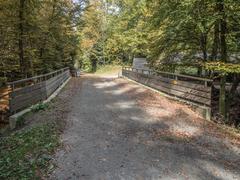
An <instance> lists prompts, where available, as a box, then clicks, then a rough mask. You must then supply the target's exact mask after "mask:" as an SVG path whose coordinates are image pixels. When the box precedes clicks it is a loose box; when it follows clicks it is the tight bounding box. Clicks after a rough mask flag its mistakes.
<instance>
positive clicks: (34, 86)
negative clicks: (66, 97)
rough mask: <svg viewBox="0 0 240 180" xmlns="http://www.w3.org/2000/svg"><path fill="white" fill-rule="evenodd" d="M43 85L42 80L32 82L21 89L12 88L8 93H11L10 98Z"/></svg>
mask: <svg viewBox="0 0 240 180" xmlns="http://www.w3.org/2000/svg"><path fill="white" fill-rule="evenodd" d="M44 85H45V84H44V82H41V83H38V84H34V85H32V86H28V87H24V88H22V89H18V90H14V91H12V92H11V93H10V95H11V97H12V98H14V97H16V96H19V95H21V94H26V93H29V92H31V91H34V90H37V89H41V88H42V87H44Z"/></svg>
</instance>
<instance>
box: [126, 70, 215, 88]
mask: <svg viewBox="0 0 240 180" xmlns="http://www.w3.org/2000/svg"><path fill="white" fill-rule="evenodd" d="M132 73H135V72H132V71H129V72H128V75H130V76H133V75H132ZM138 75H139V76H142V77H146V78H152V79H158V80H160V81H162V82H166V83H171V84H173V85H174V84H176V82H177V84H178V85H179V86H183V87H186V88H192V89H194V90H199V91H204V92H211V87H206V86H204V85H200V84H196V83H193V82H186V81H181V80H177V81H176V80H175V79H170V78H165V77H162V76H159V75H147V74H140V73H138ZM134 76H135V77H137V75H134Z"/></svg>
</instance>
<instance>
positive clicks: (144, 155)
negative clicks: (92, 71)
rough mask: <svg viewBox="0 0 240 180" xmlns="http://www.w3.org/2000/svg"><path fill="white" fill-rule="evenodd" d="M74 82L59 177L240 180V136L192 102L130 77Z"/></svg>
mask: <svg viewBox="0 0 240 180" xmlns="http://www.w3.org/2000/svg"><path fill="white" fill-rule="evenodd" d="M71 86H73V87H74V88H77V89H75V92H74V93H72V98H71V99H72V100H71V110H70V112H68V114H67V118H66V120H67V127H66V129H65V131H64V133H63V135H62V141H63V144H64V149H62V150H59V151H58V152H57V154H56V164H57V169H56V170H55V171H54V172H53V174H52V175H51V179H64V180H65V179H76V180H77V179H89V180H91V179H93V180H94V179H96V180H98V179H103V180H105V179H106V180H108V179H109V180H118V179H119V180H135V179H136V180H138V179H139V180H141V179H149V180H155V179H156V180H157V179H189V180H192V179H202V180H206V179H217V180H218V179H219V180H221V179H240V156H239V152H240V148H239V138H237V137H234V136H233V135H231V134H229V133H227V132H225V131H224V130H221V129H219V128H217V127H216V126H215V125H214V124H212V123H209V122H207V121H205V120H203V119H201V118H199V117H198V116H197V115H196V114H194V113H193V112H192V111H191V110H190V109H189V108H188V107H187V106H185V105H183V104H180V103H178V102H175V101H172V100H169V99H167V98H165V97H163V96H161V95H159V94H157V93H154V92H152V91H151V90H148V89H146V88H144V87H142V86H140V85H138V84H135V83H133V82H129V81H128V80H125V79H117V78H107V77H97V76H93V75H84V76H83V77H81V78H78V79H77V78H75V79H72V80H71V81H70V83H69V84H68V85H67V87H66V88H65V90H64V91H68V90H69V89H70V87H71ZM62 93H64V92H62Z"/></svg>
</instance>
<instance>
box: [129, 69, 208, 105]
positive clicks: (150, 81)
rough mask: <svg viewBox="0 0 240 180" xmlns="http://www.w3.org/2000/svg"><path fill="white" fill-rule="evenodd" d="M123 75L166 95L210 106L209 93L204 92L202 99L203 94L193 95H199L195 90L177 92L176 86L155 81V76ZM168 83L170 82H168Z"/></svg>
mask: <svg viewBox="0 0 240 180" xmlns="http://www.w3.org/2000/svg"><path fill="white" fill-rule="evenodd" d="M125 74H126V75H127V76H128V77H130V78H132V79H134V80H136V81H137V82H140V83H143V84H145V85H147V86H150V87H152V88H154V89H157V90H160V91H163V92H165V93H167V94H171V95H174V96H178V97H180V98H183V99H187V100H190V101H193V102H197V103H201V104H205V105H208V106H210V105H211V93H210V92H209V93H206V92H205V95H207V96H206V97H202V96H203V95H204V94H201V95H202V96H199V94H194V93H200V92H201V91H196V90H194V89H190V88H188V89H187V90H188V91H184V90H186V89H184V87H181V88H182V89H181V90H182V91H179V90H178V89H177V87H178V86H177V85H174V84H168V83H166V82H161V81H158V78H157V79H156V78H155V76H148V75H141V76H140V77H136V75H133V74H132V73H125ZM148 77H151V78H148ZM168 82H170V81H168ZM173 85H174V86H173ZM173 87H174V88H173ZM189 91H191V92H192V93H190V92H189ZM201 93H203V92H201Z"/></svg>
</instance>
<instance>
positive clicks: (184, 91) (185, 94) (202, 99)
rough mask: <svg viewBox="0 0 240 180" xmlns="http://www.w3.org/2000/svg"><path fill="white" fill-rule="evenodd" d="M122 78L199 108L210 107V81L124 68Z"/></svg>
mask: <svg viewBox="0 0 240 180" xmlns="http://www.w3.org/2000/svg"><path fill="white" fill-rule="evenodd" d="M122 74H123V76H125V77H127V78H129V79H132V80H134V81H137V82H139V83H141V84H144V85H146V86H149V87H151V88H154V89H157V90H159V91H162V92H164V93H166V94H169V95H170V96H175V97H178V98H180V99H183V100H184V101H187V102H190V103H194V104H197V105H200V106H206V107H211V103H212V101H211V97H212V80H210V79H205V78H198V77H192V76H186V75H180V74H174V73H166V72H160V71H152V70H144V69H136V68H131V67H124V68H123V70H122Z"/></svg>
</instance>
